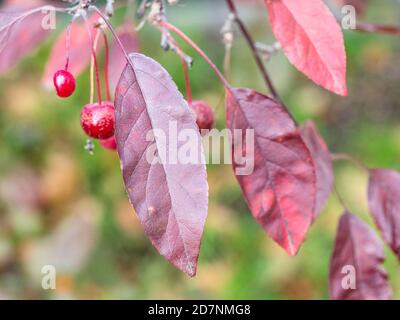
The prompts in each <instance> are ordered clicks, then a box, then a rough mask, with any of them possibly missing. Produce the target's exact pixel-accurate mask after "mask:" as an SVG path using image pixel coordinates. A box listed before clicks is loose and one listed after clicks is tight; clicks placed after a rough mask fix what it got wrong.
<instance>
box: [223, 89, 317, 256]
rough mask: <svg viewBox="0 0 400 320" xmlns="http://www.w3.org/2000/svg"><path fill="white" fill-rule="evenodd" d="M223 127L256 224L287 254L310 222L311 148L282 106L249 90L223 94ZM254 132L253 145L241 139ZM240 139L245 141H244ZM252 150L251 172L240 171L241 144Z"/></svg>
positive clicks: (312, 193)
mask: <svg viewBox="0 0 400 320" xmlns="http://www.w3.org/2000/svg"><path fill="white" fill-rule="evenodd" d="M226 112H227V127H228V128H229V129H230V130H231V131H232V132H234V130H237V129H240V130H242V132H243V134H242V135H241V136H240V137H239V138H236V137H235V136H234V137H233V145H232V147H233V161H232V162H233V168H234V170H235V174H236V177H237V179H238V181H239V184H240V186H241V188H242V191H243V193H244V196H245V198H246V201H247V203H248V205H249V207H250V210H251V212H252V214H253V216H254V218H255V219H256V220H257V222H258V223H259V224H260V225H261V226H262V227H263V228H264V230H265V231H266V232H267V233H268V235H269V236H270V237H271V238H272V239H274V240H275V241H276V242H277V243H278V244H279V245H281V246H282V247H283V248H284V249H285V250H286V251H287V252H288V253H289V254H290V255H294V254H296V252H297V251H298V249H299V246H300V245H301V243H302V242H303V240H304V238H305V235H306V232H307V230H308V228H309V226H310V224H311V221H312V217H313V212H314V204H315V193H316V185H315V170H314V165H313V161H312V159H311V155H310V152H309V151H308V149H307V147H306V145H305V144H304V142H303V140H302V138H301V136H300V134H299V132H298V131H297V130H296V126H295V124H294V122H293V120H292V118H291V117H290V115H289V114H288V113H287V111H286V110H285V108H284V107H283V106H282V105H280V104H279V103H278V102H276V101H275V100H273V99H271V98H269V97H267V96H264V95H262V94H260V93H258V92H255V91H253V90H250V89H231V90H228V91H227V98H226ZM245 130H253V132H254V146H252V145H248V144H246V143H245V140H246V139H247V137H248V136H247V135H248V134H250V133H249V132H248V133H246V134H244V133H245ZM242 142H243V143H242ZM239 144H243V145H246V149H248V150H251V149H253V151H254V170H253V171H252V172H249V173H247V174H245V175H242V174H240V175H239V174H238V172H237V169H238V168H240V166H241V165H240V163H239V161H238V160H237V159H240V155H241V154H242V153H243V150H242V149H243V147H240V146H239ZM247 147H250V148H247Z"/></svg>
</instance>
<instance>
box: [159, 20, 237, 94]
mask: <svg viewBox="0 0 400 320" xmlns="http://www.w3.org/2000/svg"><path fill="white" fill-rule="evenodd" d="M156 23H159V24H160V25H161V26H163V27H165V28H167V29H169V30H170V31H173V32H175V33H176V34H177V35H178V36H179V37H181V38H182V39H183V40H184V41H185V42H186V43H187V44H189V45H190V46H191V47H192V48H193V49H194V50H196V51H197V52H198V54H200V56H201V57H202V58H203V59H204V60H205V61H206V62H207V63H208V65H209V66H210V67H211V69H212V70H213V71H214V72H215V74H216V75H217V76H218V78H219V79H220V80H221V81H222V83H223V84H224V86H225V87H226V88H230V87H231V85H230V84H229V82H228V80H226V79H225V77H224V76H223V74H222V73H221V71H219V69H218V68H217V66H216V65H215V64H214V62H212V61H211V59H210V58H209V57H208V56H207V54H206V53H205V52H204V51H203V50H201V49H200V47H199V46H198V45H197V44H196V43H194V42H193V40H192V39H190V38H189V37H188V36H187V35H186V34H185V33H183V32H182V31H181V30H180V29H178V28H177V27H175V26H174V25H172V24H170V23H168V22H166V21H163V20H158V21H157V22H156Z"/></svg>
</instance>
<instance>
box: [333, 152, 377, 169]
mask: <svg viewBox="0 0 400 320" xmlns="http://www.w3.org/2000/svg"><path fill="white" fill-rule="evenodd" d="M331 158H332V160H333V161H340V160H346V161H350V162H352V163H353V164H355V165H356V166H357V167H359V168H361V169H363V170H365V171H369V170H370V169H369V168H368V166H366V165H365V164H364V163H362V162H361V161H360V160H358V159H356V158H354V157H353V156H351V155H349V154H347V153H332V155H331Z"/></svg>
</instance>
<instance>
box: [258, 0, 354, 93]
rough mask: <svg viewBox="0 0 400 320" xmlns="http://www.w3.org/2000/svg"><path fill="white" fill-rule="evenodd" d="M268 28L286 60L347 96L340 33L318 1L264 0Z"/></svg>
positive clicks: (323, 84) (320, 82)
mask: <svg viewBox="0 0 400 320" xmlns="http://www.w3.org/2000/svg"><path fill="white" fill-rule="evenodd" d="M265 3H266V4H267V7H268V13H269V19H270V23H271V26H272V30H273V32H274V34H275V36H276V37H277V39H278V41H279V42H280V44H281V45H282V47H283V50H284V52H285V54H286V56H287V57H288V59H289V60H290V62H291V63H292V64H293V65H294V66H295V67H296V68H297V69H298V70H299V71H301V72H303V73H304V74H305V75H306V76H307V77H309V78H310V79H311V80H312V81H314V82H315V83H316V84H318V85H320V86H322V87H324V88H326V89H328V90H330V91H332V92H334V93H336V94H339V95H343V96H345V95H347V89H346V53H345V48H344V41H343V34H342V31H341V28H340V26H339V24H338V23H337V22H336V19H335V17H334V16H333V15H332V13H331V12H330V11H329V9H328V8H327V7H326V5H325V4H324V3H323V1H322V0H313V1H294V0H265Z"/></svg>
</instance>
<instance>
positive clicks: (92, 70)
mask: <svg viewBox="0 0 400 320" xmlns="http://www.w3.org/2000/svg"><path fill="white" fill-rule="evenodd" d="M99 37H100V30H97V32H96V36H95V38H94V43H93V46H94V50H95V51H97V44H98V42H99ZM93 100H94V59H93V55H92V58H91V60H90V103H93Z"/></svg>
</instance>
